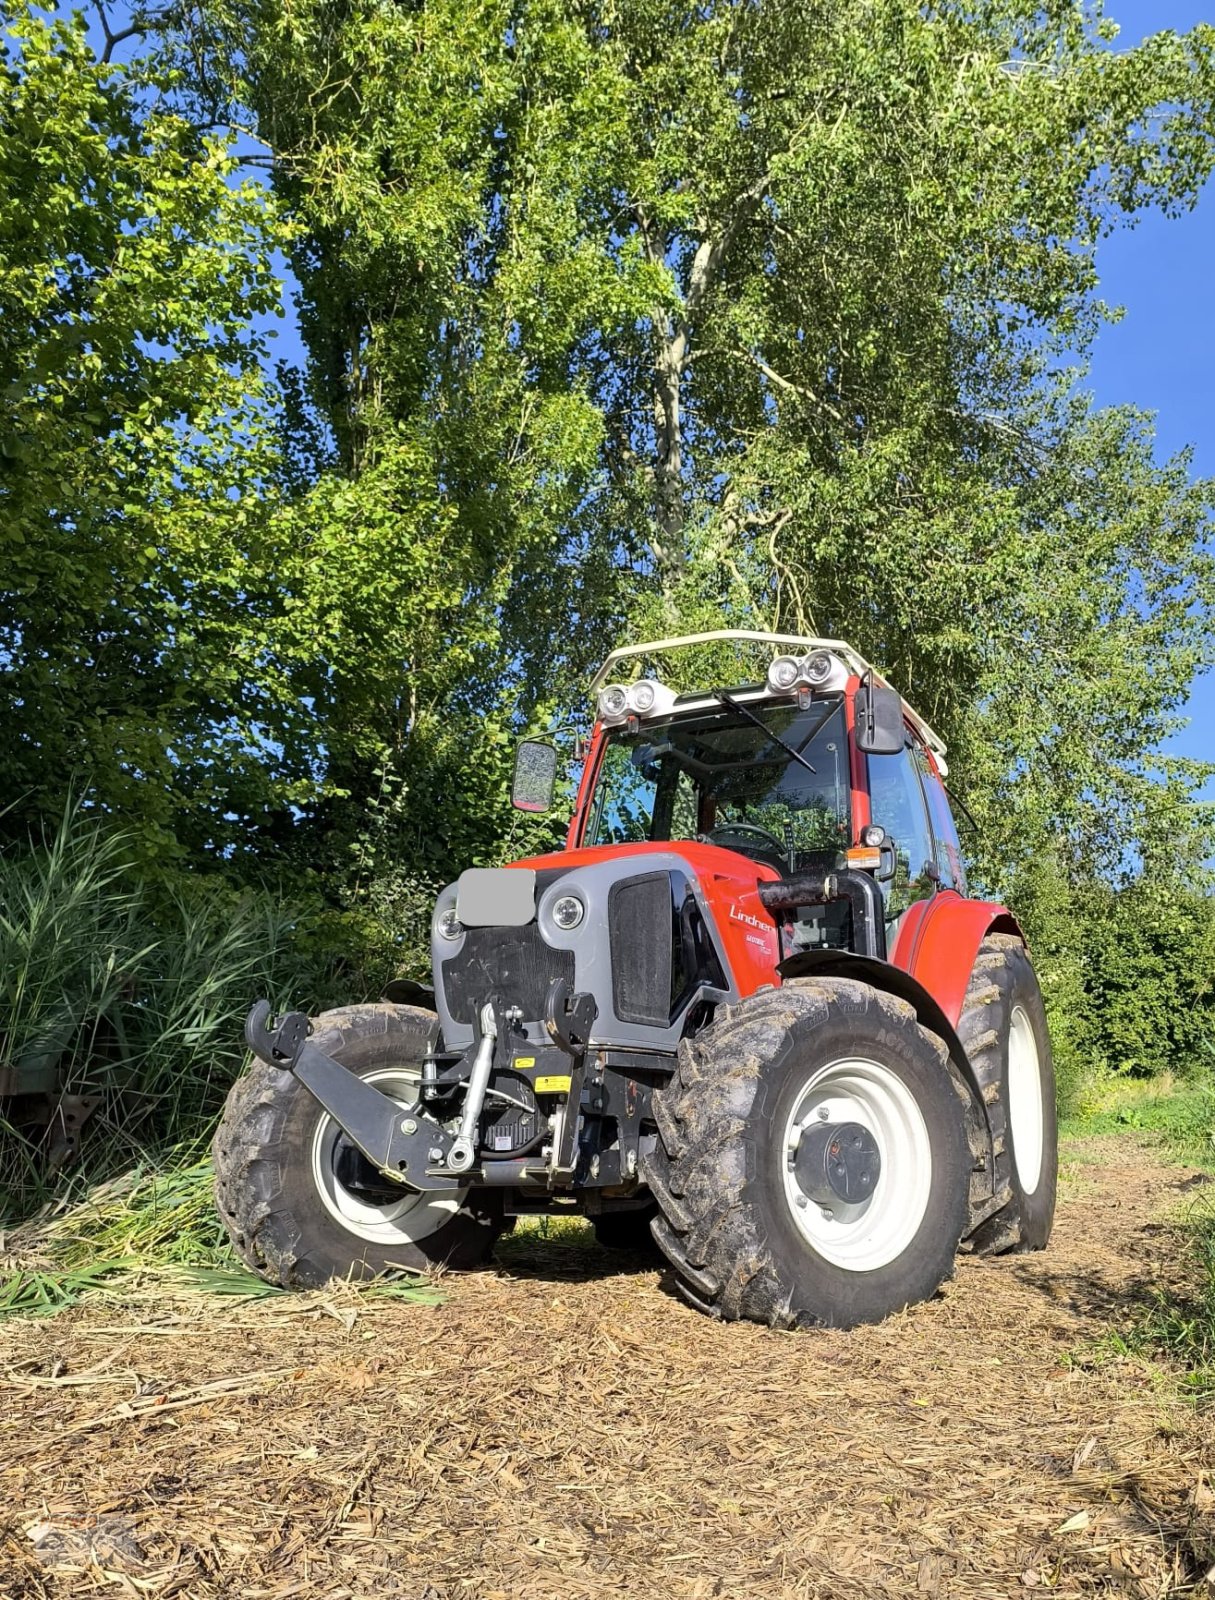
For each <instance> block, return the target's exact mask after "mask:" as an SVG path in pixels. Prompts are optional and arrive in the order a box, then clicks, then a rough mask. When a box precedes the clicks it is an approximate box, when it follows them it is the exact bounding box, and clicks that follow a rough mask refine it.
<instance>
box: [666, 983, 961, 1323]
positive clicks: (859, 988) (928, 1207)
mask: <svg viewBox="0 0 1215 1600" xmlns="http://www.w3.org/2000/svg"><path fill="white" fill-rule="evenodd" d="M654 1102H655V1116H656V1120H657V1122H658V1126H659V1130H660V1138H659V1141H658V1145H657V1148H656V1149H655V1150H654V1151H653V1152H652V1153H651V1154H648V1155H647V1156H646V1158H645V1161H644V1163H643V1169H642V1170H643V1174H644V1176H645V1178H646V1181H647V1182H648V1183H649V1186H650V1188H651V1190H652V1192H653V1194H654V1197H655V1199H656V1200H657V1202H658V1206H659V1211H660V1215H659V1217H658V1218H656V1219H655V1222H654V1225H653V1227H654V1236H655V1238H656V1239H657V1241H658V1243H659V1245H660V1246H661V1247H662V1249H663V1251H664V1252H665V1254H666V1255H667V1257H668V1258H669V1259H670V1261H671V1263H672V1265H673V1266H674V1267H675V1270H676V1273H677V1274H678V1279H679V1285H680V1288H681V1290H682V1292H683V1293H684V1294H685V1296H686V1297H687V1298H688V1299H689V1300H691V1301H692V1303H693V1304H695V1305H697V1306H699V1307H700V1308H701V1309H702V1310H705V1311H709V1312H711V1313H713V1314H714V1315H717V1316H722V1317H727V1318H740V1317H746V1318H750V1319H752V1320H755V1321H759V1322H767V1323H770V1324H771V1325H773V1326H778V1327H791V1326H796V1325H799V1324H804V1325H809V1324H816V1323H817V1324H827V1325H830V1326H833V1327H851V1326H853V1325H855V1324H856V1323H860V1322H875V1321H878V1320H880V1319H881V1318H882V1317H884V1316H887V1315H888V1314H889V1313H890V1312H893V1311H898V1310H900V1309H902V1307H904V1306H906V1305H909V1304H912V1303H913V1302H915V1301H918V1300H924V1299H927V1298H928V1297H929V1296H931V1295H932V1294H934V1293H935V1292H936V1290H937V1288H938V1287H939V1285H940V1284H941V1282H942V1281H943V1280H944V1279H945V1278H947V1277H949V1276H950V1275H951V1273H952V1271H953V1262H954V1254H955V1251H956V1249H957V1244H958V1240H959V1238H960V1237H961V1233H962V1229H963V1226H964V1224H965V1221H966V1203H967V1182H968V1172H969V1167H970V1163H971V1157H970V1152H969V1147H968V1144H967V1139H966V1131H965V1111H966V1107H967V1105H968V1104H969V1097H968V1095H967V1091H966V1090H965V1088H964V1087H963V1086H962V1085H961V1084H960V1083H959V1082H958V1081H957V1079H956V1078H955V1076H954V1074H953V1070H952V1068H951V1066H950V1063H949V1059H948V1055H947V1052H946V1050H945V1046H944V1045H943V1044H942V1042H941V1041H940V1040H939V1039H938V1038H937V1037H936V1036H935V1035H934V1034H931V1033H929V1032H928V1031H927V1030H926V1029H925V1028H923V1027H922V1026H921V1025H920V1024H919V1023H918V1022H917V1020H916V1017H915V1014H914V1012H913V1011H912V1009H911V1007H910V1006H908V1005H907V1004H906V1003H905V1002H903V1001H901V1000H899V999H896V998H895V997H894V996H891V995H887V994H884V993H881V992H879V991H878V990H875V989H872V988H870V987H869V986H868V985H867V984H863V983H859V982H856V981H854V980H851V979H844V978H830V979H813V980H802V981H796V980H795V981H792V982H790V983H787V984H785V985H784V986H783V987H782V988H781V989H779V990H775V991H771V992H768V993H764V994H761V995H758V996H755V997H753V998H752V999H751V1000H749V1001H747V1002H745V1003H744V1004H743V1005H741V1006H739V1007H737V1008H735V1009H734V1010H732V1011H731V1012H729V1013H727V1014H726V1016H725V1017H724V1018H723V1019H721V1020H719V1021H718V1022H717V1023H715V1024H714V1025H713V1026H712V1027H711V1028H709V1029H707V1030H706V1031H705V1032H704V1033H702V1034H700V1035H698V1036H697V1037H696V1038H695V1039H693V1040H685V1041H684V1043H683V1044H682V1045H681V1046H680V1052H679V1059H678V1063H677V1068H676V1071H675V1074H674V1075H673V1077H672V1079H671V1082H670V1083H669V1084H668V1085H666V1086H665V1087H664V1088H663V1089H661V1090H660V1091H658V1092H657V1093H656V1094H655V1097H654Z"/></svg>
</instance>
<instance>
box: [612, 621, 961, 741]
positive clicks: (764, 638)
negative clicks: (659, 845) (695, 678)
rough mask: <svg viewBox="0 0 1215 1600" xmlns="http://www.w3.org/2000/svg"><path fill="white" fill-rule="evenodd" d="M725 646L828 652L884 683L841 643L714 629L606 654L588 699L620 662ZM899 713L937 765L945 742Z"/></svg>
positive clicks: (913, 714)
mask: <svg viewBox="0 0 1215 1600" xmlns="http://www.w3.org/2000/svg"><path fill="white" fill-rule="evenodd" d="M727 642H729V643H738V644H769V645H783V646H785V647H786V648H787V649H793V650H796V651H798V652H800V653H799V656H798V657H797V659H801V657H802V655H804V654H805V652H807V651H808V652H810V653H811V654H814V653H817V652H818V651H820V650H827V651H830V653H831V654H832V655H833V656H834V657H835V658H836V659H837V660H838V661H841V662H842V663H843V664H844V666H845V667H847V669H848V671H849V673H850V674H855V675H856V676H857V677H863V676H864V675H865V673H867V672H872V673H873V675H874V679H875V680H876V682H878V683H887V682H888V680H887V679H886V678H885V677H884V676H883V674H882V673H880V672H878V671H877V669H876V668H875V667H874V666H873V665H872V663H870V662H868V661H866V660H865V658H864V656H863V655H861V654H860V652H859V651H857V650H854V649H853V648H852V646H851V645H850V644H848V643H847V642H846V641H845V640H843V639H814V638H810V637H809V636H807V635H805V634H790V633H761V632H759V631H758V630H756V629H753V628H717V629H714V630H713V632H711V633H685V634H680V635H678V636H676V637H674V638H670V639H652V640H650V641H649V642H648V643H645V644H628V645H621V646H619V647H618V648H617V649H615V650H613V651H612V652H611V653H610V655H609V656H608V657H607V659H606V660H605V661H604V663H603V665H602V666H601V667H600V668H599V671H598V672H597V673H596V674H595V676H594V678H592V680H591V688H590V692H591V694H592V695H595V694H597V693H598V691H599V690H600V689H601V688H602V687H603V685H604V684H605V683H606V682H607V679H608V675H609V674H610V673H611V672H612V670H613V668H615V667H616V666H618V665H619V663H620V662H622V661H628V660H630V659H632V658H634V657H636V656H654V655H659V654H665V653H666V652H667V651H670V650H685V649H687V648H689V647H690V646H693V645H701V644H718V643H723V644H724V643H727ZM784 692H785V693H791V692H792V691H790V690H785V691H784ZM903 711H904V713H905V714H906V716H907V718H908V720H909V721H910V722H911V724H912V726H913V727H914V728H916V729H917V731H918V732H919V734H920V737H921V738H922V739H923V740H924V743H925V744H926V745H928V747H929V749H930V750H932V752H933V754H934V755H935V756H936V757H937V760H938V764H939V763H940V761H941V758H942V757H943V756H944V754H945V741H944V740H943V739H942V738H941V736H940V734H938V733H936V732H935V731H934V730H933V729H932V728H930V727H929V725H928V724H927V723H926V722H925V721H924V719H923V717H921V716H920V715H919V713H918V712H917V711H916V710H915V709H914V707H912V706H910V705H908V703H907V701H906V700H904V701H903ZM616 720H617V721H619V720H621V719H620V718H617V719H616Z"/></svg>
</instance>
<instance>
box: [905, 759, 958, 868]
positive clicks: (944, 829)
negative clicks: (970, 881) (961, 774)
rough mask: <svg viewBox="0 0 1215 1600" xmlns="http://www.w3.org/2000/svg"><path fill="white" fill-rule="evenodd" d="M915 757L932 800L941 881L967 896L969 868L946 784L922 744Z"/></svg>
mask: <svg viewBox="0 0 1215 1600" xmlns="http://www.w3.org/2000/svg"><path fill="white" fill-rule="evenodd" d="M915 757H916V765H917V767H918V768H919V770H920V781H921V782H922V783H923V785H924V793H925V794H926V795H927V797H928V812H929V815H930V816H931V818H932V831H933V835H934V837H935V840H936V859H937V870H938V871H939V872H940V874H941V882H942V884H944V885H945V887H946V888H948V889H956V890H957V891H958V893H959V894H965V893H966V868H965V866H964V864H963V862H962V847H961V845H960V844H959V842H958V830H957V827H956V825H955V823H954V820H953V813H952V811H950V809H949V798H948V796H947V795H946V793H945V785H944V784H943V783H942V782H941V780H940V778H938V777H937V775H936V773H935V772H934V771H933V770H932V768H931V767H930V766H929V764H928V757H927V755H926V754H925V752H924V751H923V750H922V749H920V748H919V746H918V745H917V747H916V752H915Z"/></svg>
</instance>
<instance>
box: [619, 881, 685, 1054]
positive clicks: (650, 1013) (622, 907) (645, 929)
mask: <svg viewBox="0 0 1215 1600" xmlns="http://www.w3.org/2000/svg"><path fill="white" fill-rule="evenodd" d="M608 940H609V943H610V945H611V951H612V1005H613V1009H614V1010H615V1012H616V1015H617V1016H618V1017H619V1018H620V1020H621V1021H622V1022H639V1023H649V1024H650V1025H652V1026H654V1027H660V1028H665V1027H666V1026H667V1025H668V1023H669V1022H670V1018H671V980H672V957H673V955H674V949H673V943H674V941H673V940H672V928H671V878H670V874H669V873H666V872H647V873H645V874H643V875H642V876H641V877H637V878H625V879H623V880H622V881H621V882H620V883H617V884H613V885H612V889H611V892H610V893H609V895H608Z"/></svg>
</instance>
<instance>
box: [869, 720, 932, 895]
mask: <svg viewBox="0 0 1215 1600" xmlns="http://www.w3.org/2000/svg"><path fill="white" fill-rule="evenodd" d="M868 761H869V811H870V815H871V817H872V819H873V821H874V822H876V823H880V824H881V826H882V827H883V828H885V830H886V832H887V834H888V835H889V837H890V840H891V842H892V844H893V845H894V852H895V874H894V879H893V881H892V882H890V883H887V884H885V885H883V888H884V891H885V894H886V917H887V920H888V921H893V920H894V918H896V917H899V916H901V915H902V913H903V912H904V911H906V909H907V907H908V906H909V905H911V904H913V902H915V901H916V900H923V899H926V898H927V896H928V895H930V894H932V892H933V890H934V889H935V888H936V880H937V864H936V846H935V841H934V840H933V836H932V827H931V825H930V823H929V820H928V805H927V802H926V801H925V799H924V789H923V786H922V784H921V783H920V775H919V772H918V771H917V769H916V761H915V756H914V754H913V753H912V750H911V748H910V747H909V746H906V745H905V746H904V747H903V749H902V750H901V751H900V752H899V754H898V755H897V756H870V757H869V758H868Z"/></svg>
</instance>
